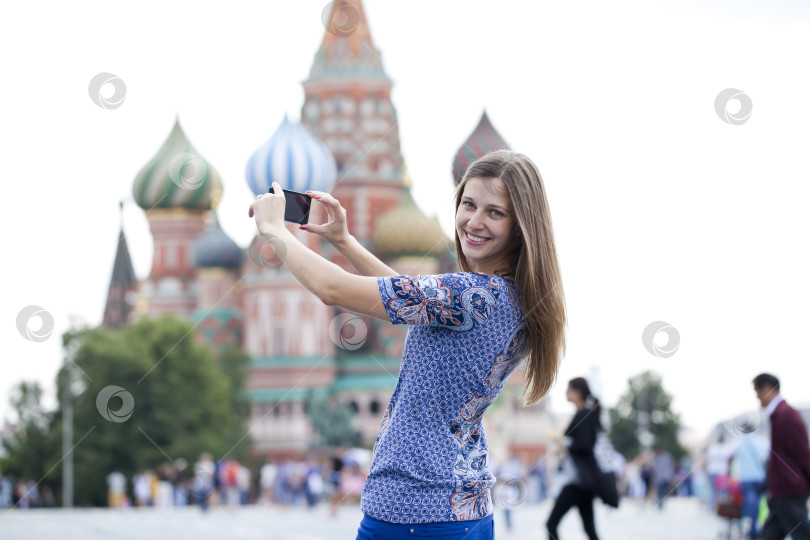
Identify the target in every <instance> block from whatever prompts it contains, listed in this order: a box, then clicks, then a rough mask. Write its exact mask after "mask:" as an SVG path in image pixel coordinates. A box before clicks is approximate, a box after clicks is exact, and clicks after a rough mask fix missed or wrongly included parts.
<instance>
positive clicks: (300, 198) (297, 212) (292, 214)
mask: <svg viewBox="0 0 810 540" xmlns="http://www.w3.org/2000/svg"><path fill="white" fill-rule="evenodd" d="M281 191H283V192H284V200H285V201H286V206H285V207H284V221H290V222H292V223H298V224H299V225H306V223H307V222H308V221H309V208H310V205H312V197H310V196H309V195H307V194H306V193H298V192H297V191H290V190H289V189H284V188H282V189H281ZM268 192H269V193H275V192H274V191H273V188H272V187H271V188H270V190H269V191H268Z"/></svg>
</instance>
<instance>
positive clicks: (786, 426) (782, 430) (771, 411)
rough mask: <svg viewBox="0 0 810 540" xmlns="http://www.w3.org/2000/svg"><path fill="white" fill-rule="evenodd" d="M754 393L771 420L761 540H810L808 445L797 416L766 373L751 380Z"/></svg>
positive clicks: (809, 466) (805, 429) (799, 418)
mask: <svg viewBox="0 0 810 540" xmlns="http://www.w3.org/2000/svg"><path fill="white" fill-rule="evenodd" d="M754 390H756V393H757V398H758V399H759V402H760V404H761V405H762V407H764V408H765V413H766V414H767V415H768V416H770V420H771V455H770V459H769V460H768V467H767V480H766V482H767V488H768V508H769V513H768V519H767V520H766V521H765V525H763V527H762V532H761V533H760V538H762V539H763V540H782V539H783V538H785V537H786V536H787V535H790V536H791V538H793V540H810V522H808V519H807V498H808V496H810V444H809V443H808V438H807V428H806V427H805V425H804V421H803V420H802V417H801V415H800V414H799V413H798V412H797V411H796V409H794V408H793V407H791V406H790V405H788V404H787V402H786V401H785V400H784V399H783V398H782V396H780V395H779V379H777V378H776V377H774V376H773V375H770V374H768V373H762V374H760V375H757V376H756V377H755V378H754Z"/></svg>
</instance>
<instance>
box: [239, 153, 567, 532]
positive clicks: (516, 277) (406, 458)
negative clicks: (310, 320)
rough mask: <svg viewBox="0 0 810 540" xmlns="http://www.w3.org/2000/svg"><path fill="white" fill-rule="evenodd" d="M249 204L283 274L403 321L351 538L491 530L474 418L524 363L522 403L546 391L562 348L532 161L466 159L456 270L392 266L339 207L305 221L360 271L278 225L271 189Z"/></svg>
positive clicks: (279, 210) (344, 303)
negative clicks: (358, 235) (280, 259)
mask: <svg viewBox="0 0 810 540" xmlns="http://www.w3.org/2000/svg"><path fill="white" fill-rule="evenodd" d="M273 185H274V192H275V193H274V194H267V195H261V196H260V197H259V198H258V199H257V200H256V201H254V203H253V204H252V205H251V208H250V211H249V215H250V216H253V215H255V217H256V226H257V228H258V230H259V232H260V233H261V234H262V235H263V236H264V237H265V238H266V239H268V241H270V242H272V243H273V244H274V245H276V246H279V247H280V246H283V248H284V250H285V257H284V262H285V264H286V266H287V268H288V269H289V271H290V272H292V274H293V275H294V276H295V277H296V278H297V279H298V280H299V281H300V282H301V283H302V284H303V285H304V286H305V287H306V288H307V289H309V290H310V291H311V292H312V293H313V294H315V295H317V296H318V298H319V299H321V301H323V302H324V303H326V304H328V305H333V306H341V307H343V308H346V309H349V310H352V311H355V312H358V313H363V314H366V315H370V316H373V317H376V318H379V319H382V320H385V321H390V322H391V323H392V324H408V325H410V328H409V329H408V335H407V339H406V342H405V348H404V351H403V358H402V364H401V367H400V373H399V380H398V382H397V386H396V388H395V390H394V393H393V395H392V396H391V400H390V402H389V403H388V406H387V408H386V410H385V413H384V414H383V418H382V422H381V425H380V430H379V434H378V436H377V440H376V442H375V444H374V450H373V458H372V464H371V469H370V471H369V474H368V477H367V479H366V482H365V484H364V486H363V493H362V499H361V509H362V511H363V513H364V515H365V516H364V518H363V520H362V522H361V524H360V529H359V531H358V537H357V538H358V539H370V538H374V537H375V534H379V535H382V536H383V537H385V538H392V539H395V538H400V537H401V538H412V537H414V536H418V535H420V534H425V535H429V536H441V537H442V538H467V539H471V538H480V539H486V538H491V537H492V532H493V522H492V500H491V496H490V488H491V487H492V485H493V484H494V483H495V478H494V477H493V475H492V474H491V473H490V472H489V471H488V468H487V442H486V438H485V437H484V433H483V430H482V427H481V418H482V416H483V414H484V412H485V411H486V409H487V407H489V405H490V404H491V403H492V402H493V401H494V400H495V398H496V397H497V396H498V394H499V393H500V391H501V388H502V387H503V384H504V382H505V380H506V378H507V377H508V376H509V375H510V374H511V373H512V372H513V371H514V370H515V368H517V367H518V365H519V364H520V362H521V360H525V362H526V373H527V387H526V391H525V397H526V403H527V404H532V403H535V402H537V401H539V400H540V399H542V398H543V396H545V395H546V393H547V392H548V390H549V388H550V387H551V385H552V384H553V382H554V379H555V377H556V375H557V371H558V367H559V362H560V359H561V357H562V355H563V354H564V350H565V336H564V326H565V322H566V315H565V299H564V296H563V289H562V282H561V280H560V270H559V267H558V264H557V253H556V248H555V245H554V233H553V230H552V225H551V215H550V213H549V208H548V203H547V201H546V195H545V191H544V187H543V182H542V179H541V177H540V174H539V172H538V171H537V168H536V166H535V165H534V163H532V162H531V160H529V159H528V158H527V157H526V156H524V155H522V154H519V153H516V152H510V151H497V152H492V153H490V154H487V155H485V156H483V157H482V158H480V159H479V160H477V161H476V162H474V163H473V164H472V165H470V167H469V168H468V170H467V172H466V174H465V175H464V178H463V179H462V181H461V182H460V184H459V186H458V189H457V191H456V195H455V207H456V223H455V225H456V226H455V244H456V251H457V257H458V262H459V267H460V269H461V271H460V272H458V273H452V274H442V275H433V276H400V275H399V274H398V273H397V272H395V271H394V270H392V269H391V268H389V267H388V266H387V265H385V264H384V263H382V262H381V261H379V260H378V259H376V258H375V257H374V256H373V255H372V254H371V253H369V252H368V251H366V250H365V249H364V248H363V247H362V246H361V245H360V244H359V243H358V242H357V241H356V240H355V239H354V238H353V237H352V236H351V235H350V234H349V232H348V230H347V228H346V218H345V216H346V212H345V210H344V209H343V208H342V207H341V206H340V204H339V203H338V201H336V200H335V199H334V198H333V197H331V196H330V195H328V194H326V193H321V192H309V193H310V194H311V195H312V196H313V197H315V198H316V199H318V200H319V201H320V202H322V203H323V204H324V205H325V206H326V209H327V212H328V216H329V218H328V222H327V223H325V224H323V225H313V224H310V225H306V226H304V227H303V228H305V229H306V230H308V231H311V232H313V233H315V234H319V235H321V236H323V237H324V238H325V239H326V240H328V241H329V242H330V243H332V244H333V245H334V246H335V247H336V248H337V249H338V250H339V251H340V252H341V253H342V254H343V255H344V256H346V258H347V259H348V260H349V262H351V263H352V265H353V266H354V267H355V268H356V269H357V271H358V272H359V273H360V274H361V275H355V274H351V273H348V272H346V271H344V270H342V269H341V268H340V267H338V266H337V265H334V264H332V263H331V262H329V261H327V260H326V259H323V258H322V257H320V256H319V255H317V254H315V253H313V252H312V251H310V250H309V249H307V248H306V247H305V246H304V245H303V244H301V243H300V242H298V241H297V240H296V239H295V237H294V236H293V235H292V234H291V233H290V232H289V231H287V229H286V228H285V226H284V222H283V216H284V195H283V192H282V190H281V186H279V185H278V184H276V183H274V184H273Z"/></svg>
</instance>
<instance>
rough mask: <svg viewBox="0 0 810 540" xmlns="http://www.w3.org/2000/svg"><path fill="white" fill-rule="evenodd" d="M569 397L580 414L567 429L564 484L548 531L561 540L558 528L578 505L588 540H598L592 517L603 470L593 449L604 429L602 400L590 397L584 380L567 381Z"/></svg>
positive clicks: (553, 538)
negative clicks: (601, 419)
mask: <svg viewBox="0 0 810 540" xmlns="http://www.w3.org/2000/svg"><path fill="white" fill-rule="evenodd" d="M566 397H567V399H568V401H570V402H571V403H573V404H574V405H575V406H576V408H577V413H576V414H575V415H574V419H573V420H571V424H570V425H569V426H568V429H566V430H565V444H566V446H567V450H568V451H567V454H566V456H565V458H564V460H563V465H562V468H563V474H564V475H565V476H564V478H565V485H564V487H563V489H562V491H561V492H560V494H559V496H557V500H556V501H555V503H554V508H553V509H552V510H551V515H550V516H549V518H548V522H547V523H546V529H547V530H548V537H549V539H550V540H559V536H558V535H557V526H558V525H559V523H560V520H561V519H562V517H563V516H564V515H565V514H566V512H568V510H570V509H571V508H572V507H574V506H576V507H577V509H578V510H579V515H580V516H581V517H582V525H583V527H584V528H585V532H586V534H587V535H588V538H589V540H599V537H598V536H597V535H596V525H595V523H594V517H593V499H594V497H595V496H596V495H597V493H599V491H600V487H599V486H600V471H599V467H598V465H597V463H596V458H595V457H594V453H593V448H594V445H595V444H596V436H597V433H598V432H599V430H601V429H602V425H601V423H600V421H599V414H600V412H601V408H600V406H599V400H598V399H596V398H595V397H594V396H593V395H591V389H590V387H589V386H588V381H586V380H585V379H583V378H582V377H577V378H575V379H571V380H570V381H569V382H568V392H567V394H566Z"/></svg>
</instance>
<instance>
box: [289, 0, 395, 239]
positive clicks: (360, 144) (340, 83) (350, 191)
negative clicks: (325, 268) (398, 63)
mask: <svg viewBox="0 0 810 540" xmlns="http://www.w3.org/2000/svg"><path fill="white" fill-rule="evenodd" d="M329 21H330V24H328V25H327V31H326V32H325V33H324V36H323V41H322V43H321V46H320V48H319V49H318V52H317V53H316V54H315V59H314V61H313V63H312V68H311V70H310V73H309V78H308V79H307V80H305V81H304V82H303V86H304V105H303V107H302V110H301V122H302V123H303V124H304V125H306V126H307V127H308V128H309V129H310V131H312V133H313V134H314V135H315V136H316V137H318V138H319V139H320V140H322V141H323V142H324V143H325V144H326V145H327V146H328V147H329V149H330V150H331V151H332V154H333V155H334V157H335V161H336V163H337V174H338V178H337V182H336V184H335V186H334V188H333V189H332V192H333V194H334V195H335V197H336V198H337V199H338V200H340V201H341V204H342V205H343V206H344V207H345V208H346V210H347V213H348V217H349V231H350V232H351V233H352V234H353V235H354V236H355V237H356V238H357V239H358V240H359V241H360V242H361V243H363V244H366V243H367V242H368V241H369V240H370V239H371V236H372V234H373V232H374V228H373V227H374V223H375V222H376V219H377V217H378V216H380V215H381V214H382V213H384V212H385V211H387V210H389V209H391V208H392V207H394V206H395V205H396V204H397V203H398V202H399V199H400V196H401V195H402V190H403V184H402V155H401V154H400V148H399V128H398V124H397V114H396V110H395V109H394V106H393V105H392V103H391V88H392V86H393V82H392V81H391V79H390V78H389V77H388V75H386V73H385V70H384V69H383V64H382V59H381V57H380V51H379V50H377V48H376V47H375V46H374V42H373V41H372V40H371V33H370V32H369V27H368V23H367V21H366V15H365V12H364V10H363V4H362V2H361V1H360V0H335V2H333V3H332V13H331V14H330V18H329ZM341 22H343V25H342V26H341V25H340V23H341Z"/></svg>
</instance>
